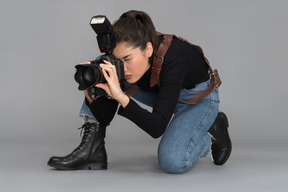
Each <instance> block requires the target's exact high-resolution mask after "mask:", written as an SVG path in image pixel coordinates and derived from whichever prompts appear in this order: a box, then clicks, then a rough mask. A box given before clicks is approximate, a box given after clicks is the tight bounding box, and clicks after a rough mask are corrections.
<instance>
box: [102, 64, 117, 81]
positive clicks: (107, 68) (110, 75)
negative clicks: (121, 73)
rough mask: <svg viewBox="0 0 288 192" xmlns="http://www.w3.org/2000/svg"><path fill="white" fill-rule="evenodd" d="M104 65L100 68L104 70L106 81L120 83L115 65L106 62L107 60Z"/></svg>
mask: <svg viewBox="0 0 288 192" xmlns="http://www.w3.org/2000/svg"><path fill="white" fill-rule="evenodd" d="M104 63H105V64H100V67H101V69H102V72H103V75H104V77H105V79H106V80H107V81H109V79H115V80H117V81H118V76H117V73H116V68H115V65H112V64H111V63H110V62H108V61H105V60H104Z"/></svg>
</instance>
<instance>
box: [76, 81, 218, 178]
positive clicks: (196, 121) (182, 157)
mask: <svg viewBox="0 0 288 192" xmlns="http://www.w3.org/2000/svg"><path fill="white" fill-rule="evenodd" d="M209 82H210V80H208V81H206V82H203V83H200V84H198V85H196V87H194V88H193V89H182V90H181V92H180V96H179V100H183V101H187V100H189V99H190V98H191V97H193V96H194V95H196V94H197V93H199V92H201V91H202V90H205V89H206V88H207V87H208V86H209ZM133 98H134V99H136V100H138V101H139V102H141V103H143V104H146V105H148V106H151V107H153V106H154V103H155V100H156V94H155V93H151V92H149V93H147V92H144V91H143V90H141V89H140V88H139V89H138V90H137V92H136V93H135V94H134V95H133ZM218 110H219V96H218V88H217V87H216V88H215V89H214V90H213V91H212V92H211V93H210V94H209V95H208V96H206V97H205V98H203V99H202V100H201V101H199V102H198V103H197V104H194V105H188V104H182V103H178V104H177V105H176V108H175V111H174V115H173V117H172V119H171V121H170V123H169V125H168V127H167V128H166V130H165V132H164V134H163V136H162V138H161V141H160V144H159V147H158V162H159V165H160V167H161V168H162V169H163V170H164V171H166V172H168V173H184V172H185V171H187V170H188V169H189V168H191V167H192V166H193V165H194V164H195V163H197V161H198V160H199V159H200V158H202V157H206V156H207V155H208V154H210V151H211V137H210V135H209V133H207V131H208V130H209V128H210V127H211V125H212V124H213V123H214V120H215V118H216V116H217V113H218ZM80 116H89V117H91V118H94V117H93V114H92V113H91V111H90V109H89V108H88V106H87V105H86V104H85V102H84V103H83V106H82V108H81V111H80Z"/></svg>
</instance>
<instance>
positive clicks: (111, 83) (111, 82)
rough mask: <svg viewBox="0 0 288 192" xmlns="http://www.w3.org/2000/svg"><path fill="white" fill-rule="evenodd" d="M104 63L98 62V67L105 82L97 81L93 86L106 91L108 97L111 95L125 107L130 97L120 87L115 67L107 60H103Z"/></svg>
mask: <svg viewBox="0 0 288 192" xmlns="http://www.w3.org/2000/svg"><path fill="white" fill-rule="evenodd" d="M104 63H105V64H100V67H101V69H102V73H103V75H104V77H105V79H106V81H107V83H99V84H96V85H95V86H96V87H98V88H102V89H104V90H105V91H106V93H107V94H108V95H109V96H110V97H113V99H115V100H117V101H118V102H119V103H120V104H121V105H122V107H126V106H127V104H128V103H129V101H130V99H129V97H128V96H127V95H125V93H124V92H123V91H122V89H121V87H120V83H119V80H118V76H117V72H116V68H115V66H114V65H112V64H111V63H110V62H108V61H105V60H104Z"/></svg>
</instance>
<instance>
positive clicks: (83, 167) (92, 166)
mask: <svg viewBox="0 0 288 192" xmlns="http://www.w3.org/2000/svg"><path fill="white" fill-rule="evenodd" d="M48 165H49V166H51V167H54V168H56V169H58V170H107V168H108V165H107V163H87V164H84V165H81V166H78V167H65V166H63V165H58V164H55V163H53V162H48Z"/></svg>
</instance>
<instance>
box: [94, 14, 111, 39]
mask: <svg viewBox="0 0 288 192" xmlns="http://www.w3.org/2000/svg"><path fill="white" fill-rule="evenodd" d="M90 25H91V27H92V28H93V30H94V31H95V33H97V34H98V35H99V34H112V33H113V28H112V25H111V23H110V22H109V20H108V19H107V17H106V16H105V15H97V16H94V17H92V18H91V20H90Z"/></svg>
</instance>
